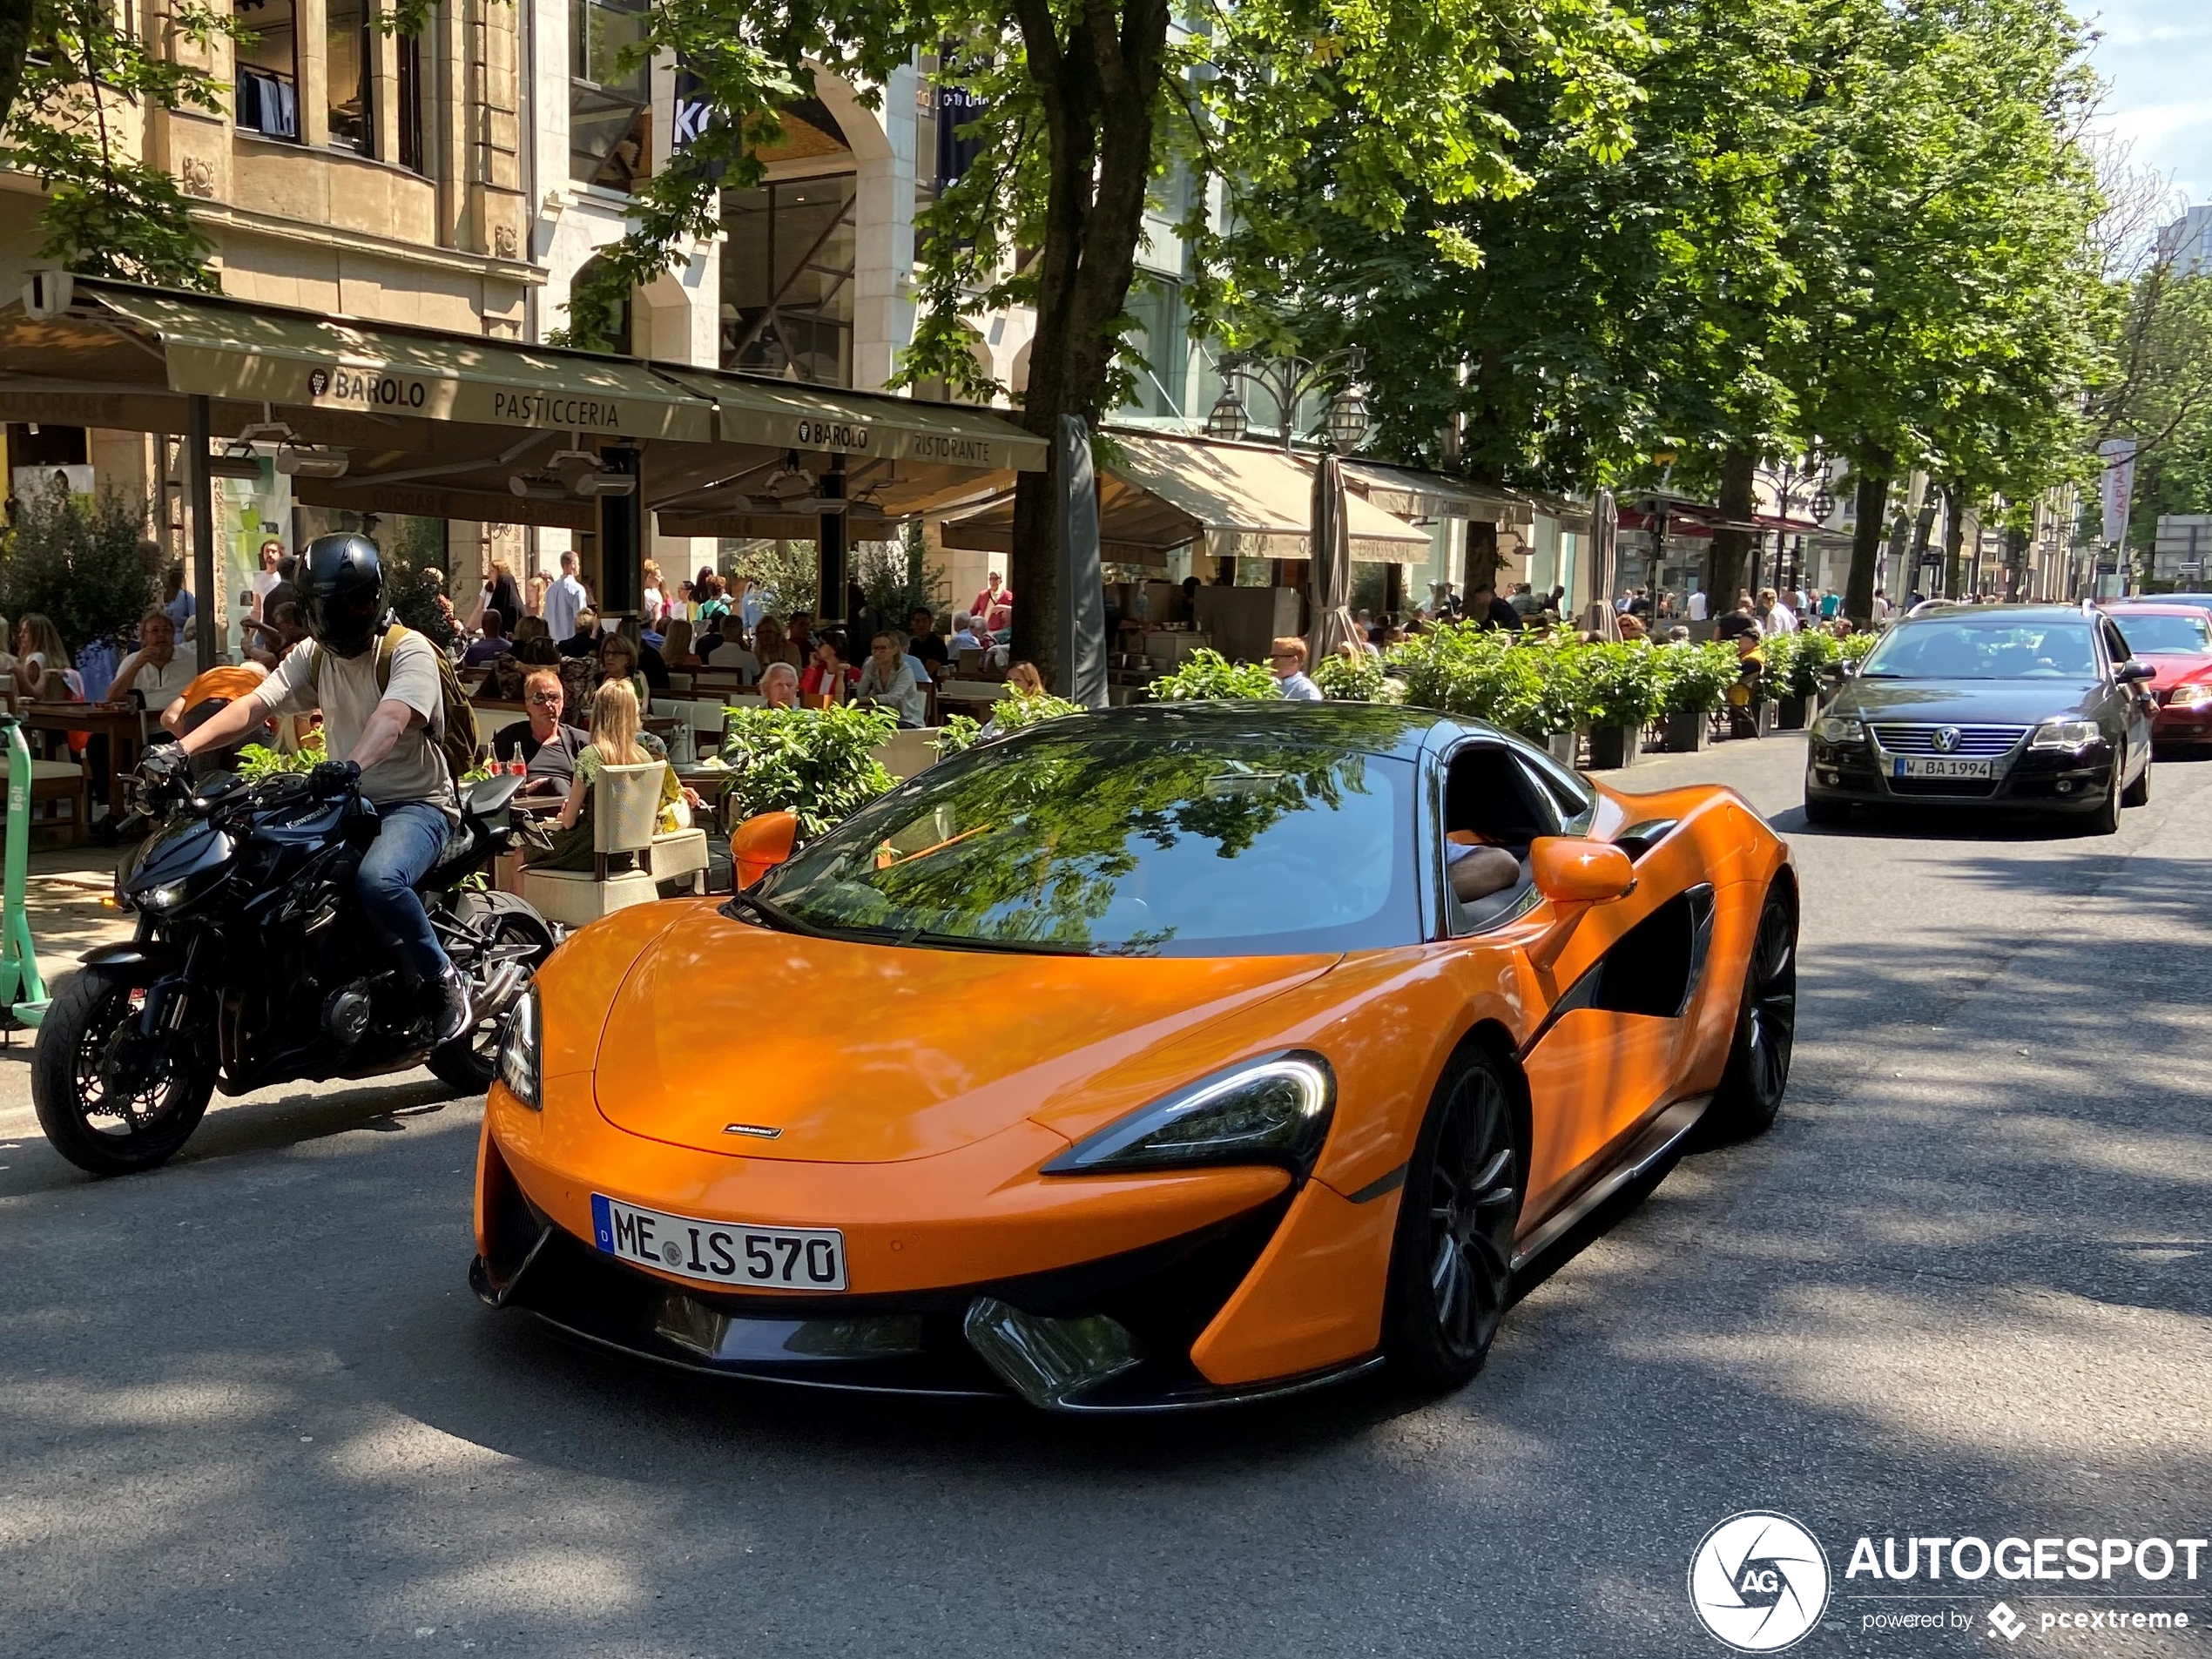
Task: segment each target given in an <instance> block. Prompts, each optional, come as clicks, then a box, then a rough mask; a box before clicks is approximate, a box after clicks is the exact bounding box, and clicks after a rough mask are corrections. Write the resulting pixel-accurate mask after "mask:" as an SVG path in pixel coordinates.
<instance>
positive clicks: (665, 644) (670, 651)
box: [660, 617, 699, 668]
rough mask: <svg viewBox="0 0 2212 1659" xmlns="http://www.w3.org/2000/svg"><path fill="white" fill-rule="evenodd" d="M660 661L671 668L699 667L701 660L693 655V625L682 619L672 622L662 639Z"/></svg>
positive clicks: (677, 618)
mask: <svg viewBox="0 0 2212 1659" xmlns="http://www.w3.org/2000/svg"><path fill="white" fill-rule="evenodd" d="M660 659H661V661H663V662H664V663H666V664H668V665H669V666H670V667H671V668H696V667H698V661H699V659H698V658H696V657H694V656H693V655H692V654H691V624H690V623H689V622H687V621H686V620H685V619H684V618H683V617H676V618H675V619H674V620H673V621H671V623H670V624H668V631H667V633H665V634H664V635H663V636H662V637H661V646H660Z"/></svg>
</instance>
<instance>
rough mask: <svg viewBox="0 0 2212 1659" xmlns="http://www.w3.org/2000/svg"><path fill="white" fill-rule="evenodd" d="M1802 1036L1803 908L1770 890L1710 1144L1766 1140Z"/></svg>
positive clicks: (1708, 1122)
mask: <svg viewBox="0 0 2212 1659" xmlns="http://www.w3.org/2000/svg"><path fill="white" fill-rule="evenodd" d="M1796 1042H1797V906H1796V905H1795V904H1793V903H1792V902H1791V897H1790V894H1789V893H1788V892H1787V891H1786V890H1785V889H1784V888H1783V887H1779V886H1777V887H1770V888H1768V889H1767V895H1766V902H1765V903H1764V905H1762V906H1761V907H1760V908H1759V926H1758V931H1757V933H1756V934H1753V935H1752V937H1751V956H1750V961H1748V962H1746V963H1745V964H1744V968H1743V1001H1742V1002H1741V1003H1740V1004H1738V1005H1737V1014H1736V1040H1735V1042H1733V1043H1732V1044H1730V1048H1729V1051H1728V1066H1727V1069H1725V1070H1724V1071H1723V1072H1722V1074H1721V1082H1720V1087H1719V1088H1718V1089H1715V1090H1714V1091H1713V1103H1712V1106H1711V1108H1710V1109H1709V1110H1708V1111H1707V1112H1706V1114H1705V1129H1706V1138H1707V1139H1708V1140H1709V1141H1710V1140H1721V1141H1734V1140H1743V1139H1744V1138H1746V1137H1748V1136H1753V1135H1759V1134H1764V1132H1765V1130H1767V1128H1768V1126H1769V1125H1770V1124H1771V1123H1773V1122H1774V1115H1775V1114H1776V1113H1777V1111H1779V1110H1781V1109H1782V1096H1783V1094H1784V1091H1785V1090H1786V1089H1788V1088H1789V1086H1790V1056H1791V1050H1792V1049H1793V1048H1794V1047H1795V1045H1796Z"/></svg>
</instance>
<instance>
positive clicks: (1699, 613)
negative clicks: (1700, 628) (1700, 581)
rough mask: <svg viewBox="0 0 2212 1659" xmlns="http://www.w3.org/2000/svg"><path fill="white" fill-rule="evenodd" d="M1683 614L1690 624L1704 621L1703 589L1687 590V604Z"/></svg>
mask: <svg viewBox="0 0 2212 1659" xmlns="http://www.w3.org/2000/svg"><path fill="white" fill-rule="evenodd" d="M1684 614H1685V615H1687V616H1688V617H1689V619H1690V621H1692V622H1703V621H1704V620H1705V590H1704V589H1703V588H1692V589H1691V590H1689V605H1688V607H1687V608H1686V610H1685V612H1684Z"/></svg>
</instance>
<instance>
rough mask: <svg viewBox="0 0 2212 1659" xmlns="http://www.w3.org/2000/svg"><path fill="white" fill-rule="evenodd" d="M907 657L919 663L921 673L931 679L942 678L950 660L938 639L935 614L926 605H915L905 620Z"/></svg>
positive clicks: (942, 643) (943, 643)
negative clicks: (911, 613) (910, 614)
mask: <svg viewBox="0 0 2212 1659" xmlns="http://www.w3.org/2000/svg"><path fill="white" fill-rule="evenodd" d="M907 656H909V657H911V658H914V660H915V661H916V662H918V663H920V664H921V671H922V672H923V673H924V674H926V675H927V676H928V677H929V678H931V679H940V680H941V679H942V678H945V675H946V673H947V672H948V671H949V670H950V668H951V666H952V658H951V657H950V656H949V655H948V653H947V652H946V650H945V642H944V640H943V639H941V638H940V637H938V633H937V617H936V613H935V612H934V611H933V610H930V609H929V608H928V607H927V605H916V606H915V607H914V614H913V615H912V616H910V617H907Z"/></svg>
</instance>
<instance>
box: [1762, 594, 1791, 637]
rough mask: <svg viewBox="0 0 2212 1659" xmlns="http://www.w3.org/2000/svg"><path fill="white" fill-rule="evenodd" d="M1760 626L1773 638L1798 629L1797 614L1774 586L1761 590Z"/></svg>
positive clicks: (1766, 634) (1767, 635)
mask: <svg viewBox="0 0 2212 1659" xmlns="http://www.w3.org/2000/svg"><path fill="white" fill-rule="evenodd" d="M1759 627H1760V630H1761V631H1762V632H1764V634H1765V636H1766V637H1768V638H1769V639H1771V638H1773V637H1775V636H1776V635H1777V634H1794V633H1796V632H1797V612H1795V611H1794V610H1791V609H1790V607H1789V606H1788V605H1786V604H1783V603H1782V596H1781V595H1779V594H1777V592H1775V590H1773V589H1772V588H1761V589H1760V590H1759Z"/></svg>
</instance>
